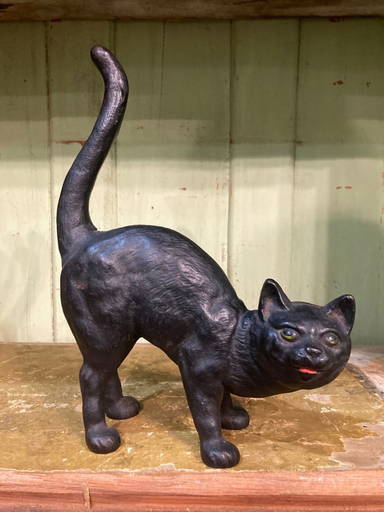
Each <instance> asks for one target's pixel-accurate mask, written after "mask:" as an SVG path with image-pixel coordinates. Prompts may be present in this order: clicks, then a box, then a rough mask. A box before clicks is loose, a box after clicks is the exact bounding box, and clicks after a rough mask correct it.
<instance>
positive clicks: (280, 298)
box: [57, 47, 355, 468]
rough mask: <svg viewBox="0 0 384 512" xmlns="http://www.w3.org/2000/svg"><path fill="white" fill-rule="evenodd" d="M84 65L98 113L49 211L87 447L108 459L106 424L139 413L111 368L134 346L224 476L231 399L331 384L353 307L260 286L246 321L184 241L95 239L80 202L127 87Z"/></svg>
mask: <svg viewBox="0 0 384 512" xmlns="http://www.w3.org/2000/svg"><path fill="white" fill-rule="evenodd" d="M91 55H92V58H93V60H94V62H95V64H96V66H97V67H98V68H99V70H100V72H101V74H102V76H103V78H104V82H105V94H104V100H103V105H102V107H101V111H100V113H99V116H98V118H97V121H96V124H95V126H94V128H93V131H92V133H91V135H90V137H89V138H88V140H87V141H86V143H85V144H84V146H83V148H82V149H81V151H80V153H79V154H78V156H77V158H76V160H75V162H74V163H73V165H72V167H71V169H70V170H69V172H68V175H67V177H66V179H65V182H64V185H63V189H62V191H61V196H60V201H59V205H58V212H57V231H58V239H59V248H60V253H61V256H62V264H63V269H62V273H61V300H62V305H63V310H64V313H65V316H66V318H67V320H68V323H69V325H70V327H71V329H72V332H73V334H74V336H75V338H76V340H77V343H78V345H79V348H80V350H81V353H82V355H83V359H84V364H83V366H82V368H81V371H80V385H81V392H82V398H83V418H84V425H85V437H86V441H87V444H88V447H89V448H90V449H91V450H92V451H94V452H97V453H108V452H111V451H113V450H116V449H117V448H118V446H119V444H120V437H119V434H118V432H117V431H116V430H115V429H114V428H112V427H108V426H107V425H106V423H105V415H107V416H108V417H110V418H114V419H123V418H130V417H132V416H135V415H136V414H137V413H138V412H139V403H138V402H137V400H136V399H135V398H132V397H128V396H123V394H122V388H121V384H120V380H119V377H118V373H117V369H118V367H119V366H120V364H121V363H122V362H123V360H124V359H125V357H126V356H127V355H128V353H129V352H130V350H131V349H132V347H133V346H134V344H135V342H136V341H137V340H138V338H140V337H143V338H145V339H147V340H148V341H150V342H151V343H153V344H154V345H156V346H157V347H159V348H161V349H162V350H163V351H164V352H165V353H166V354H167V355H168V356H169V357H170V358H171V359H172V360H173V361H174V362H175V363H176V364H177V365H178V367H179V369H180V373H181V376H182V379H183V383H184V387H185V391H186V395H187V399H188V404H189V407H190V410H191V413H192V417H193V420H194V423H195V425H196V429H197V431H198V434H199V437H200V449H201V456H202V459H203V461H204V462H205V463H206V464H207V465H208V466H212V467H219V468H226V467H231V466H233V465H235V464H237V463H238V461H239V458H240V455H239V451H238V449H237V448H236V446H234V445H233V444H231V443H230V442H228V441H226V440H224V439H223V437H222V434H221V429H222V428H224V429H241V428H245V427H246V426H247V425H248V422H249V417H248V414H247V412H246V411H245V410H244V409H242V408H240V407H234V406H233V404H232V400H231V393H233V394H235V395H240V396H250V397H265V396H269V395H274V394H277V393H287V392H291V391H295V390H297V389H301V388H305V389H312V388H315V387H318V386H323V385H324V384H327V383H328V382H330V381H332V380H333V379H334V378H335V377H336V376H337V375H338V374H339V373H340V372H341V370H342V369H343V368H344V366H345V364H346V362H347V360H348V357H349V354H350V348H351V342H350V338H349V334H350V331H351V329H352V325H353V321H354V314H355V302H354V299H353V297H352V296H351V295H343V296H342V297H339V298H338V299H335V300H334V301H332V302H330V303H329V304H327V305H326V306H324V307H320V306H315V305H312V304H307V303H303V302H291V301H290V300H289V299H288V297H287V296H286V295H285V294H284V292H283V291H282V289H281V288H280V286H279V285H278V284H277V283H276V282H275V281H273V280H271V279H268V280H267V281H266V282H265V283H264V286H263V288H262V290H261V295H260V302H259V309H258V310H257V311H256V310H255V311H250V310H248V309H247V308H246V307H245V305H244V303H243V302H242V301H241V300H240V299H239V298H238V297H237V295H236V293H235V291H234V289H233V288H232V286H231V284H230V283H229V281H228V279H227V277H226V276H225V274H224V272H223V271H222V269H221V268H220V267H219V266H218V265H217V264H216V263H215V261H214V260H213V259H212V258H211V257H210V256H208V254H206V253H205V252H204V251H203V250H202V249H200V247H198V246H197V245H196V244H195V243H194V242H192V241H191V240H189V239H188V238H186V237H185V236H183V235H181V234H179V233H176V232H175V231H172V230H171V229H167V228H163V227H157V226H144V225H137V226H128V227H124V228H118V229H113V230H111V231H107V232H102V231H97V229H96V228H95V226H94V225H93V224H92V221H91V219H90V216H89V210H88V203H89V197H90V194H91V191H92V188H93V185H94V183H95V179H96V176H97V173H98V171H99V169H100V167H101V165H102V163H103V160H104V158H105V156H106V155H107V152H108V150H109V148H110V147H111V144H112V142H113V139H114V136H115V135H116V133H117V131H118V129H119V126H120V123H121V121H122V118H123V115H124V111H125V105H126V101H127V95H128V83H127V78H126V76H125V73H124V71H123V69H122V68H121V66H120V64H119V63H118V62H117V60H116V59H115V58H114V56H113V55H112V54H111V53H110V52H109V51H108V50H106V49H105V48H102V47H95V48H93V49H92V52H91Z"/></svg>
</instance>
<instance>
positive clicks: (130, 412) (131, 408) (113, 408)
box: [105, 396, 140, 420]
mask: <svg viewBox="0 0 384 512" xmlns="http://www.w3.org/2000/svg"><path fill="white" fill-rule="evenodd" d="M139 411H140V404H139V402H138V401H137V400H136V398H133V396H123V397H121V398H120V400H118V401H117V402H115V403H114V404H111V405H109V406H107V407H106V409H105V414H106V415H107V416H108V418H111V419H112V420H126V419H128V418H132V417H133V416H136V414H138V413H139Z"/></svg>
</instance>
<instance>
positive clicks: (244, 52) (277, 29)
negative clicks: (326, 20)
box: [229, 20, 299, 309]
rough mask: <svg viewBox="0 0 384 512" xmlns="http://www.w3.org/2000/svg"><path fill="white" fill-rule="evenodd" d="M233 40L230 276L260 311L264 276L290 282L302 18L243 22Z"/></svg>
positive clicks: (236, 26) (238, 23)
mask: <svg viewBox="0 0 384 512" xmlns="http://www.w3.org/2000/svg"><path fill="white" fill-rule="evenodd" d="M232 41H233V43H232V44H233V55H232V62H233V69H232V102H231V112H232V115H231V119H232V127H231V134H232V141H231V142H232V145H231V148H232V149H231V171H232V172H231V197H230V252H229V258H230V276H231V278H232V280H233V283H234V285H235V288H236V290H237V291H238V293H239V295H240V297H242V298H243V300H245V302H246V304H247V305H248V307H249V308H252V309H256V308H257V306H258V299H259V292H260V289H261V286H262V283H263V282H264V280H265V279H266V278H268V277H272V278H274V279H276V280H278V281H279V282H280V283H281V285H282V286H284V287H286V286H287V285H288V284H289V275H290V266H291V258H290V255H291V223H292V193H293V172H294V152H295V143H294V140H295V106H296V81H297V56H298V49H299V46H298V44H299V41H298V21H296V20H263V21H251V22H250V21H238V22H235V23H234V24H233V36H232ZM288 291H289V290H288Z"/></svg>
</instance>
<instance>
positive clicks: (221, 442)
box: [200, 439, 240, 468]
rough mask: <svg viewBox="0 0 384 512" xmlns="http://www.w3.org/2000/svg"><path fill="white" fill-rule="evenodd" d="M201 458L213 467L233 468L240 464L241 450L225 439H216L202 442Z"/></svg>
mask: <svg viewBox="0 0 384 512" xmlns="http://www.w3.org/2000/svg"><path fill="white" fill-rule="evenodd" d="M200 451H201V458H202V459H203V461H204V463H205V464H206V465H207V466H210V467H211V468H231V467H232V466H235V465H236V464H238V462H239V460H240V452H239V450H238V449H237V448H236V446H235V445H234V444H232V443H230V442H229V441H226V440H225V439H214V440H210V441H205V442H203V443H202V444H201V448H200Z"/></svg>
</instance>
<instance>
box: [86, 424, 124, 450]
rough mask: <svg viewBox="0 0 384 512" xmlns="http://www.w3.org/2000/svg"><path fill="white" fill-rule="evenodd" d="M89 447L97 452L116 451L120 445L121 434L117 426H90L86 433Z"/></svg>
mask: <svg viewBox="0 0 384 512" xmlns="http://www.w3.org/2000/svg"><path fill="white" fill-rule="evenodd" d="M85 440H86V442H87V446H88V448H89V449H90V450H91V451H93V452H95V453H110V452H114V451H115V450H117V449H118V447H119V446H120V436H119V433H118V431H117V430H116V429H115V428H112V427H107V426H106V425H96V426H93V427H90V428H89V429H88V430H87V431H86V433H85Z"/></svg>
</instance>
